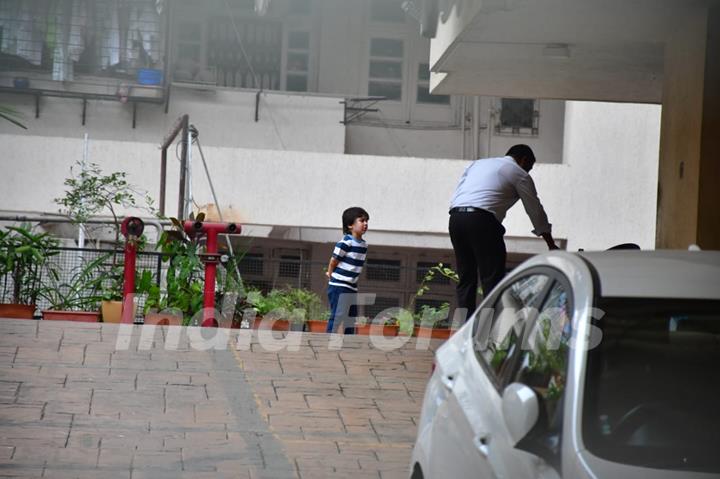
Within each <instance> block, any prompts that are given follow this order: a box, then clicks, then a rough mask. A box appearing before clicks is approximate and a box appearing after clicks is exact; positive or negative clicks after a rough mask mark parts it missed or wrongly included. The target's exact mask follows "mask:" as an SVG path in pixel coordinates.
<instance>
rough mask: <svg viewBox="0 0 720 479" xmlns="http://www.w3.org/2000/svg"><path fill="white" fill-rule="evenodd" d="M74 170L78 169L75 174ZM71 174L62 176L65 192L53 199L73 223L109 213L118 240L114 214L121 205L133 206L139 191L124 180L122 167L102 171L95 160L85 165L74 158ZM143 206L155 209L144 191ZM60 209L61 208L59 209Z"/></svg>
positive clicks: (117, 226)
mask: <svg viewBox="0 0 720 479" xmlns="http://www.w3.org/2000/svg"><path fill="white" fill-rule="evenodd" d="M74 170H79V173H78V174H77V175H75V171H74ZM70 172H71V175H72V176H71V177H70V178H67V179H65V183H64V184H65V186H66V187H67V189H66V191H65V196H63V197H61V198H55V200H54V201H55V203H56V204H58V205H59V206H60V207H61V212H63V213H66V214H67V215H68V216H69V217H70V219H72V221H73V222H74V223H76V224H80V223H85V222H87V220H88V219H90V217H92V216H93V215H98V214H101V213H110V215H111V216H112V217H113V221H114V223H115V242H116V243H118V242H119V240H120V221H119V219H118V214H119V213H120V209H121V208H130V207H135V206H137V196H138V195H140V193H139V192H138V191H137V190H136V188H135V186H133V185H131V184H130V183H128V181H127V174H126V173H125V172H124V171H116V172H113V173H110V174H107V175H106V174H103V172H102V170H101V168H100V167H99V166H98V165H96V164H95V163H90V164H89V165H85V166H84V167H83V164H82V163H80V162H77V163H76V164H75V166H73V167H72V168H70ZM144 199H145V203H146V208H147V209H148V210H150V212H151V213H155V209H154V207H153V202H152V199H151V198H150V197H149V196H148V195H147V194H145V195H144ZM63 209H64V210H63Z"/></svg>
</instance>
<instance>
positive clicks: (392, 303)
mask: <svg viewBox="0 0 720 479" xmlns="http://www.w3.org/2000/svg"><path fill="white" fill-rule="evenodd" d="M399 307H400V300H399V299H398V298H393V297H387V296H376V297H375V304H368V305H365V306H364V308H365V309H364V314H365V316H367V317H368V318H369V319H371V320H372V319H374V318H375V317H376V316H377V315H378V314H380V313H381V312H383V311H385V310H386V309H389V308H399Z"/></svg>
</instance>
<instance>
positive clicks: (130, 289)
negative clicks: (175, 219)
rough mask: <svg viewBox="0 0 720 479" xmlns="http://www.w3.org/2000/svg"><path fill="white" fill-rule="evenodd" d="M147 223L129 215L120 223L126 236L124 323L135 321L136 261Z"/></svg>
mask: <svg viewBox="0 0 720 479" xmlns="http://www.w3.org/2000/svg"><path fill="white" fill-rule="evenodd" d="M144 229H145V223H143V221H142V220H141V219H140V218H136V217H134V216H128V217H127V218H125V219H124V220H123V222H122V224H121V225H120V232H121V233H122V234H123V236H125V266H124V268H123V306H122V319H121V322H122V323H123V324H132V323H134V322H135V318H134V315H135V308H134V302H135V263H136V259H137V239H138V238H139V237H140V235H142V233H143V230H144Z"/></svg>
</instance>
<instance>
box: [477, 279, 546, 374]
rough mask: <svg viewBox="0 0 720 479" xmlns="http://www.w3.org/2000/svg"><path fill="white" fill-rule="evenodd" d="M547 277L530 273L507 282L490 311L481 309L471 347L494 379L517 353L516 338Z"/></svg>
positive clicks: (517, 344) (517, 339) (506, 368)
mask: <svg viewBox="0 0 720 479" xmlns="http://www.w3.org/2000/svg"><path fill="white" fill-rule="evenodd" d="M548 280H549V278H548V277H547V276H545V275H541V274H534V275H530V276H526V277H524V278H521V279H519V280H518V281H516V282H514V283H512V284H511V285H510V286H508V287H507V288H506V289H505V290H504V291H503V292H502V293H501V294H500V296H499V298H498V300H497V301H496V302H495V307H494V310H493V311H481V313H479V314H481V317H480V318H478V329H477V331H476V334H475V349H476V353H477V354H478V357H479V359H480V361H481V362H482V363H484V365H485V367H486V368H487V370H488V371H489V372H490V374H491V375H493V376H495V378H496V380H498V381H499V378H501V377H502V376H504V375H506V374H508V373H509V372H510V371H511V369H512V367H511V366H512V362H513V360H514V359H515V358H516V357H517V354H518V352H519V351H518V350H519V346H520V344H519V343H520V341H521V339H522V336H523V331H524V328H525V325H526V323H527V322H528V320H531V319H532V318H533V317H534V312H535V311H536V310H535V309H534V308H536V307H537V302H538V301H539V299H540V298H541V297H542V293H543V292H544V291H545V288H546V286H547V283H548Z"/></svg>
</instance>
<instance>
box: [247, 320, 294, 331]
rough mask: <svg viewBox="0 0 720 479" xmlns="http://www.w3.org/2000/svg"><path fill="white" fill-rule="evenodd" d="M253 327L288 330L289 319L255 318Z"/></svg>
mask: <svg viewBox="0 0 720 479" xmlns="http://www.w3.org/2000/svg"><path fill="white" fill-rule="evenodd" d="M253 329H272V330H273V331H289V330H290V321H288V320H287V319H270V318H255V320H254V322H253Z"/></svg>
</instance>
